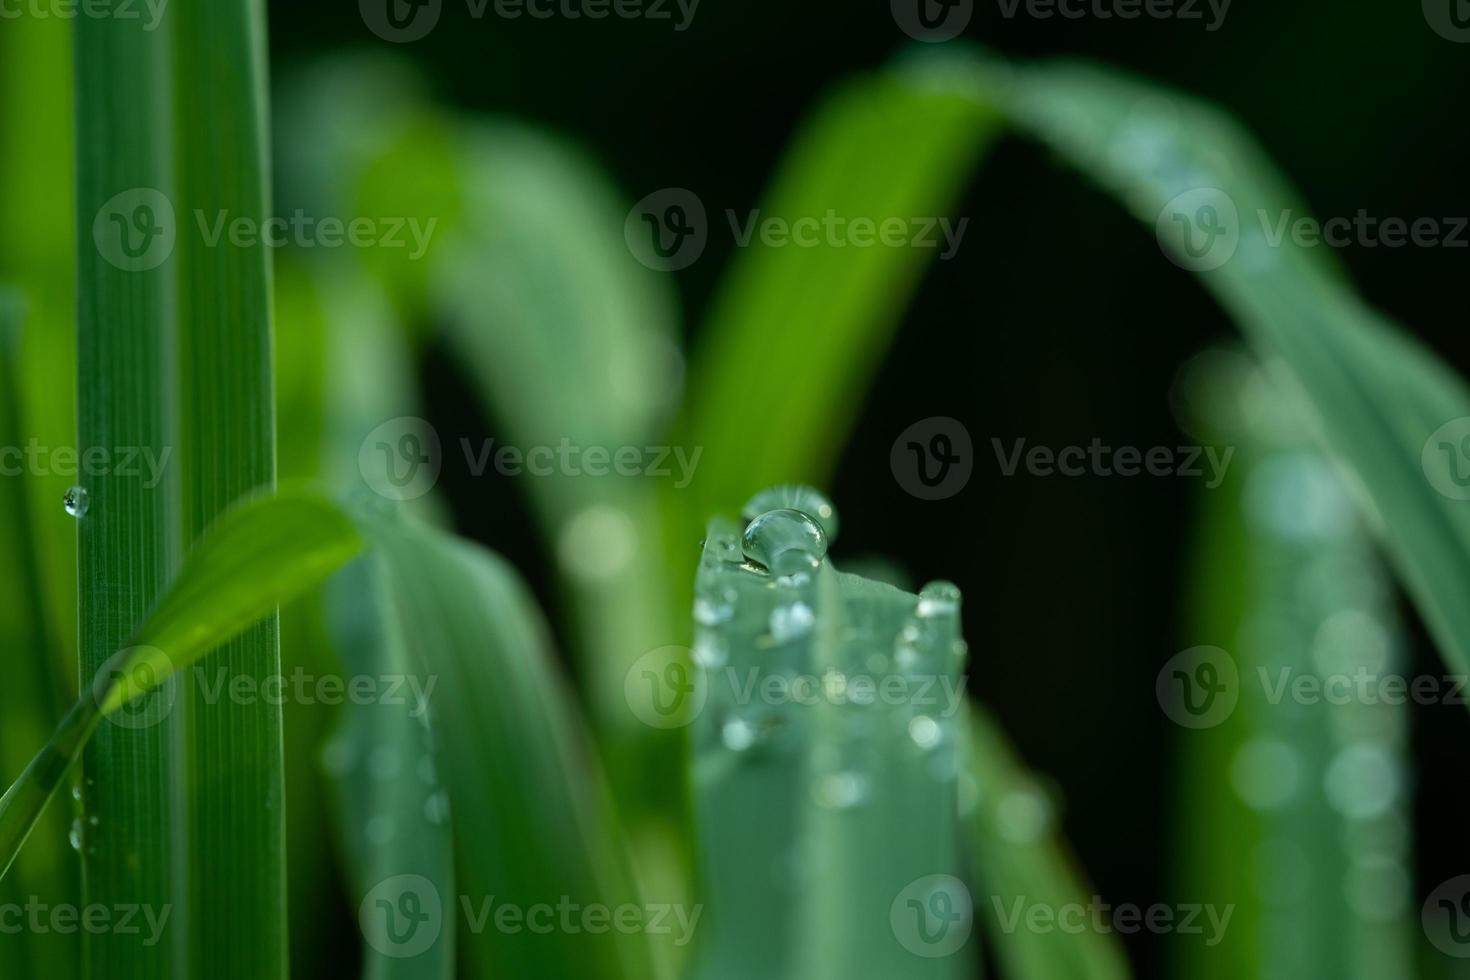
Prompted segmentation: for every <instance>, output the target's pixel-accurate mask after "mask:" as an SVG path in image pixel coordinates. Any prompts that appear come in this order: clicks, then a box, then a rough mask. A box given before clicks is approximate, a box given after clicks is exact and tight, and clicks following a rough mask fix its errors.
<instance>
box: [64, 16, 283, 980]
mask: <svg viewBox="0 0 1470 980" xmlns="http://www.w3.org/2000/svg"><path fill="white" fill-rule="evenodd" d="M77 33H78V57H77V89H78V134H79V140H78V143H79V146H81V147H83V148H84V152H83V153H82V155H81V158H80V161H79V171H78V186H79V198H78V203H79V207H78V213H79V221H78V227H79V232H80V237H81V241H82V248H81V253H80V254H81V257H82V265H81V276H80V285H81V295H82V307H81V317H80V332H81V341H80V343H81V355H80V380H79V394H80V415H81V432H82V441H83V444H84V445H88V446H113V447H118V446H135V447H144V448H146V449H148V450H150V451H153V452H156V453H161V452H163V451H164V450H167V451H168V452H169V453H170V454H171V459H170V461H169V463H168V464H167V469H168V472H167V473H166V474H164V475H163V477H162V480H163V482H161V483H157V484H155V485H152V486H140V485H137V481H133V483H132V484H129V482H128V479H127V478H126V477H119V476H117V475H115V474H110V475H107V476H102V477H97V478H94V479H93V481H92V482H94V483H95V484H96V486H89V487H88V489H89V491H90V492H91V502H92V516H90V517H89V518H88V520H86V521H84V522H83V524H82V534H81V549H82V565H81V567H82V583H83V584H82V588H83V602H82V611H83V616H82V620H83V623H84V628H85V629H86V630H87V634H86V636H85V637H84V641H83V654H82V661H83V670H84V674H86V675H88V676H89V675H90V672H91V671H92V670H95V669H96V668H97V667H98V666H99V660H100V659H102V658H105V657H106V656H108V655H110V651H111V650H112V649H113V648H114V647H115V645H116V643H117V642H119V640H120V639H121V638H122V636H123V635H125V634H126V633H127V632H128V631H130V630H131V629H132V627H133V626H134V625H135V624H136V622H137V619H138V617H139V614H140V613H141V611H142V610H143V609H144V608H146V607H147V606H148V605H149V604H150V602H151V599H152V598H153V596H155V595H156V594H157V592H158V590H159V588H160V586H161V584H162V582H163V581H165V580H166V579H167V577H168V575H169V573H170V572H171V571H172V570H173V566H174V564H175V562H176V559H177V556H178V555H179V554H180V552H181V551H182V549H183V548H185V547H186V546H187V545H188V543H189V542H190V541H191V540H192V539H193V538H194V536H195V535H197V534H198V533H199V532H200V531H201V530H203V528H204V527H206V526H207V525H209V524H210V523H211V522H212V520H213V518H214V517H215V516H216V515H218V514H219V513H220V512H221V511H222V510H223V509H224V508H225V507H226V506H227V505H228V504H229V503H231V502H232V501H234V500H235V499H237V498H238V497H240V496H242V495H243V494H245V493H248V492H250V491H252V490H255V489H257V488H264V487H269V486H270V485H271V483H272V482H273V480H274V477H275V473H274V409H273V404H272V383H271V363H270V362H271V354H270V351H271V344H270V316H269V306H270V300H269V272H268V269H269V256H268V255H267V252H266V249H265V246H264V245H263V244H261V243H259V242H257V243H256V244H253V245H249V246H244V245H237V244H235V243H234V242H233V241H232V240H231V238H230V236H228V235H226V236H224V237H223V238H221V239H219V240H211V238H210V234H209V232H208V230H207V229H208V226H211V225H213V224H215V223H217V222H219V221H220V220H223V221H225V222H227V223H233V222H236V221H242V220H243V221H245V222H253V223H255V225H256V226H257V227H260V225H261V224H262V223H263V221H264V219H265V216H266V208H267V200H266V172H265V156H266V148H265V146H266V144H265V135H264V104H265V95H264V88H265V81H264V79H265V74H264V40H265V38H264V33H265V32H264V24H263V16H262V6H261V4H260V3H258V2H257V0H228V2H219V3H204V2H188V3H181V4H176V5H174V6H172V7H171V8H170V9H169V10H168V11H167V12H166V15H165V16H163V17H162V18H160V19H159V20H158V22H157V23H150V22H148V21H144V20H133V19H126V18H116V17H106V18H103V17H87V18H81V19H80V20H79V22H78V25H77ZM119 78H125V79H126V80H125V81H124V82H122V83H119V82H118V79H119ZM119 583H128V586H127V587H125V588H120V586H119ZM217 666H218V668H219V669H220V670H221V671H224V672H225V673H226V674H227V675H228V676H230V677H239V678H243V679H244V680H245V681H247V682H252V683H255V684H260V683H262V682H264V681H265V680H266V679H267V678H269V677H271V676H273V675H274V674H276V673H278V672H279V669H280V659H279V650H278V645H277V637H276V632H275V624H274V621H271V622H266V623H262V624H259V625H257V626H256V627H254V628H253V629H252V630H251V631H250V632H249V633H248V634H247V635H246V636H243V637H241V638H239V639H237V640H235V641H233V643H232V645H231V648H230V649H228V650H226V651H223V655H222V656H221V657H220V658H219V661H218V664H217ZM89 759H90V761H89V763H88V765H87V780H88V781H87V783H86V785H87V790H88V793H87V795H86V797H85V803H86V807H87V811H88V814H89V821H88V823H89V826H90V825H92V824H93V821H91V820H90V817H95V818H96V820H95V828H96V834H95V839H92V840H89V841H88V843H87V846H86V848H85V850H84V853H85V855H86V858H85V862H86V865H87V868H86V875H85V880H86V882H87V886H88V890H89V891H88V897H89V899H93V898H95V899H96V900H97V901H98V902H99V903H101V904H108V903H116V902H119V901H126V900H128V895H129V893H130V892H131V893H138V894H134V895H133V896H132V900H133V901H135V902H136V901H138V898H139V894H140V895H141V896H143V904H150V905H155V906H156V905H162V904H169V905H174V906H177V907H178V908H179V909H180V910H181V913H180V917H179V919H178V920H176V921H175V924H174V927H173V929H172V931H171V936H170V941H169V942H167V943H161V944H159V945H158V946H157V947H154V948H152V949H149V950H147V951H139V950H138V949H137V948H136V944H135V943H130V942H128V941H127V940H125V939H119V938H118V937H116V936H112V935H108V936H102V937H97V938H90V937H89V940H88V945H89V949H90V950H91V954H90V962H91V963H92V964H94V965H95V967H96V968H98V969H101V968H102V967H101V964H104V963H105V964H108V966H107V968H108V969H109V970H118V971H120V972H121V973H122V974H124V975H133V974H135V973H141V974H148V975H152V976H168V975H172V974H175V973H179V972H182V973H187V974H190V975H195V974H202V973H209V974H211V975H223V976H249V977H263V976H279V975H283V974H284V972H285V969H286V914H285V868H284V861H285V841H284V801H283V799H282V797H283V789H282V767H283V764H282V759H281V719H280V709H279V707H277V706H275V705H271V704H268V703H266V702H265V701H264V700H257V701H255V702H254V703H252V704H249V705H243V704H235V703H233V702H231V703H220V704H217V705H208V704H205V703H204V702H203V701H202V700H201V699H200V698H199V697H198V692H197V691H196V689H195V688H194V687H193V686H190V687H189V690H188V692H187V694H186V698H185V703H184V704H183V705H182V706H181V709H180V711H179V712H178V714H177V715H176V716H174V717H172V718H170V719H169V720H168V722H167V723H166V724H165V725H163V726H159V727H156V728H148V729H145V730H139V731H130V732H128V733H126V734H118V733H115V732H111V731H109V732H107V733H105V734H104V735H102V736H101V737H99V739H98V741H97V743H96V745H95V747H94V749H93V750H92V751H91V752H90V753H89ZM135 826H143V827H145V828H147V829H146V831H145V834H144V835H143V836H141V837H140V838H136V839H128V838H126V837H125V836H124V835H125V834H127V833H131V832H132V828H133V827H135ZM149 835H156V836H149ZM140 867H141V868H142V869H144V870H143V871H142V873H141V874H139V873H138V872H137V870H136V869H137V868H140ZM182 910H187V913H188V914H187V915H185V914H184V912H183V911H182ZM203 910H207V911H203Z"/></svg>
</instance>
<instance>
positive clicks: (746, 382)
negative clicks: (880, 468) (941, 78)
mask: <svg viewBox="0 0 1470 980" xmlns="http://www.w3.org/2000/svg"><path fill="white" fill-rule="evenodd" d="M995 129H996V119H995V113H994V112H993V111H990V110H988V109H986V108H985V107H983V106H981V105H979V104H977V102H976V101H975V100H974V99H973V98H972V97H969V96H967V95H966V94H964V93H962V92H960V91H958V90H956V89H952V88H951V89H946V88H944V87H941V86H935V85H931V84H929V82H928V81H927V80H926V79H925V78H924V77H923V75H922V73H919V72H908V73H905V72H882V73H879V74H876V75H873V76H868V77H864V78H861V79H859V80H857V81H855V82H853V83H851V84H848V85H846V86H844V87H842V88H841V89H839V90H838V91H837V92H836V93H835V94H834V95H833V96H831V97H829V98H828V99H827V101H826V102H825V103H824V104H823V105H822V106H821V107H820V108H819V109H818V110H817V112H816V114H815V115H814V117H813V118H811V119H809V120H808V121H807V122H806V124H805V127H804V128H803V130H802V131H801V132H800V134H799V135H798V136H797V138H796V142H795V145H794V147H793V148H792V150H791V151H790V154H789V156H788V158H787V159H786V160H785V161H784V162H783V163H782V165H781V168H780V170H779V172H778V174H777V176H776V178H775V181H774V184H773V186H772V188H771V190H770V192H769V195H768V200H767V201H766V202H765V204H764V205H763V206H762V208H761V215H762V217H763V218H782V219H785V220H787V221H792V222H794V221H797V220H800V219H808V220H810V219H821V218H823V217H824V216H826V215H828V214H829V213H832V214H835V215H836V216H838V217H840V218H843V219H846V220H852V219H855V218H866V219H870V220H873V221H876V222H879V223H881V222H883V221H885V220H895V219H896V220H901V221H904V222H908V221H911V220H915V219H926V218H932V219H938V218H941V217H943V218H946V219H947V218H948V216H949V214H950V211H951V209H952V208H953V207H954V205H955V203H956V201H957V199H958V197H959V195H960V192H961V190H962V188H963V186H964V183H965V181H967V180H968V179H969V177H970V171H971V169H972V167H973V166H974V164H975V162H976V161H977V160H978V159H979V157H980V155H981V154H982V152H983V150H984V148H985V146H986V145H987V143H988V142H989V139H990V137H991V135H992V133H993V132H994V130H995ZM935 251H936V250H934V249H928V248H918V247H885V246H877V247H871V248H855V247H837V246H833V245H830V244H821V245H818V246H817V247H813V248H796V247H771V246H767V245H764V244H762V243H761V241H760V240H759V238H757V239H756V240H754V241H753V242H752V243H751V245H750V246H749V247H748V248H746V249H744V250H743V251H742V252H741V254H740V255H739V256H738V257H737V258H736V260H735V262H734V264H733V266H732V268H731V269H730V271H729V272H728V274H727V275H726V277H725V279H724V281H723V283H722V287H721V290H720V292H719V294H718V296H717V297H716V301H715V305H714V309H713V311H712V312H711V313H710V315H709V318H708V322H707V324H706V325H705V328H704V331H703V334H702V336H703V342H702V345H701V347H700V349H699V351H698V354H697V357H696V358H695V360H694V362H693V364H692V365H691V371H690V386H689V389H690V402H689V407H688V410H687V418H686V420H685V423H684V425H683V426H682V430H681V431H682V434H681V436H680V441H681V442H683V443H684V444H686V445H690V446H701V447H703V449H704V461H703V463H702V465H701V467H700V470H699V476H698V479H697V480H696V481H695V484H694V486H695V487H696V489H697V492H696V493H695V494H694V495H693V496H692V497H691V498H690V499H689V500H688V504H689V506H690V508H691V509H690V510H689V512H688V514H687V517H686V520H685V521H684V525H683V528H682V530H683V532H684V534H685V536H690V535H693V534H697V533H699V530H700V529H701V528H702V525H703V521H704V519H705V516H706V515H708V514H711V513H720V512H724V513H732V512H734V510H735V508H737V507H739V506H740V505H741V504H742V503H743V502H744V501H745V500H746V499H747V498H748V497H749V496H750V495H751V494H753V493H755V492H756V491H757V490H759V489H761V488H762V487H765V486H769V485H772V484H777V483H784V482H804V483H814V484H817V485H823V484H825V482H826V481H827V478H828V476H829V474H830V471H831V468H832V466H833V465H835V463H836V454H837V451H838V449H839V448H840V447H841V446H842V444H843V442H844V437H845V435H846V433H847V430H848V429H849V427H850V426H851V425H852V424H853V422H854V420H855V415H856V412H857V408H858V405H859V404H860V397H859V396H860V395H861V394H862V392H863V391H864V390H865V389H866V387H867V385H868V383H869V382H870V381H871V379H872V377H873V374H874V372H875V371H876V369H877V366H878V363H879V361H880V359H881V356H882V352H883V350H884V349H885V346H886V343H887V340H888V338H889V337H890V335H891V334H892V332H893V330H894V328H895V327H896V326H897V324H898V323H899V321H900V320H901V318H902V314H903V309H904V307H905V305H906V304H907V302H908V300H909V298H910V296H911V295H912V293H913V292H914V290H915V289H917V287H918V284H919V279H920V276H921V275H922V272H923V269H924V267H925V263H926V262H928V261H930V260H931V259H932V258H933V257H934V254H935ZM675 547H678V545H675Z"/></svg>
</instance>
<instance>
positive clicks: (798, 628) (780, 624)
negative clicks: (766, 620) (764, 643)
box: [771, 602, 817, 643]
mask: <svg viewBox="0 0 1470 980" xmlns="http://www.w3.org/2000/svg"><path fill="white" fill-rule="evenodd" d="M816 624H817V614H816V613H814V612H812V607H811V606H808V605H807V604H806V603H804V602H793V603H792V604H791V605H789V606H777V607H776V608H775V609H772V610H771V637H772V638H773V639H774V640H775V641H776V642H777V643H786V642H788V641H790V640H794V639H796V638H797V637H799V636H805V635H806V634H808V633H810V632H811V631H812V627H813V626H815V625H816Z"/></svg>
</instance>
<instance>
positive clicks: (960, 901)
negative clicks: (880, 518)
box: [634, 492, 973, 980]
mask: <svg viewBox="0 0 1470 980" xmlns="http://www.w3.org/2000/svg"><path fill="white" fill-rule="evenodd" d="M808 493H809V492H808ZM808 499H810V500H815V499H816V498H815V497H810V496H809V497H808ZM829 513H830V510H829ZM790 514H791V511H777V512H776V514H775V515H771V514H767V515H765V516H764V517H758V518H757V521H762V522H765V521H768V520H769V519H780V520H784V521H786V522H787V526H790V524H789V521H790V518H789V517H788V516H783V515H790ZM802 520H805V518H803V519H802ZM765 526H766V527H767V528H770V527H775V528H776V532H775V533H776V534H777V535H778V536H779V531H780V524H779V522H778V523H777V524H767V525H765ZM752 527H754V525H752ZM744 537H745V541H746V542H747V543H750V542H755V544H754V546H750V547H744V548H743V549H742V537H741V534H740V531H739V529H737V528H736V526H735V525H733V524H731V523H729V522H727V521H724V520H716V521H715V522H713V523H712V524H711V526H710V529H709V532H708V534H707V535H706V538H705V551H704V557H703V559H702V561H701V566H700V572H699V581H698V590H697V591H698V598H697V599H696V605H695V609H696V622H698V623H699V629H698V632H697V635H696V639H695V648H694V659H695V667H697V669H694V670H693V671H692V673H691V668H690V666H689V665H687V664H684V663H683V662H682V661H680V660H678V659H675V658H674V657H673V656H672V655H671V657H670V659H669V660H668V661H667V662H657V661H650V662H649V663H648V665H647V666H648V668H649V669H648V670H646V671H644V672H643V674H642V675H641V676H640V677H638V678H635V679H634V680H636V682H637V686H638V688H639V689H640V691H642V690H643V689H645V688H646V690H647V693H648V700H647V703H646V705H645V706H644V708H643V711H644V713H645V714H646V715H647V716H648V717H649V718H651V719H653V718H656V715H655V714H654V712H658V711H660V709H661V706H662V708H663V709H665V710H668V709H681V710H683V711H684V712H685V713H686V715H688V716H692V721H693V725H694V729H693V736H694V742H695V759H694V778H693V784H694V794H695V803H696V813H697V816H698V818H699V819H698V822H697V827H698V831H699V843H700V847H699V853H700V875H701V883H702V897H703V899H704V900H705V901H706V902H707V904H708V913H707V915H706V930H707V931H706V933H705V935H704V937H703V942H702V945H701V950H700V957H699V970H698V972H697V975H698V976H699V977H701V978H702V980H735V978H741V977H746V976H766V977H808V978H811V977H832V978H837V977H873V978H885V977H894V976H905V977H935V978H937V977H958V976H963V975H966V974H967V973H968V972H969V970H970V969H971V968H972V966H973V963H972V959H971V951H972V947H971V946H970V945H969V944H968V938H969V935H970V922H971V919H970V907H969V896H968V892H967V891H966V890H965V889H964V886H963V885H962V883H961V882H960V880H959V878H958V874H959V869H960V863H961V862H960V860H959V856H958V845H959V826H958V817H957V813H958V799H957V786H958V776H959V766H960V761H959V760H960V757H961V753H962V743H963V732H962V731H958V730H957V728H958V726H959V725H960V724H961V720H962V714H961V711H962V708H963V688H962V686H961V683H960V680H959V678H960V666H961V661H962V658H963V644H962V643H960V641H959V633H958V629H959V625H958V596H957V592H955V590H954V589H953V587H952V586H944V585H939V584H937V585H936V586H934V587H931V588H930V589H926V590H925V592H924V593H923V598H921V597H919V596H914V595H910V594H908V593H905V592H901V591H899V590H898V589H895V588H893V587H891V586H888V585H883V584H880V583H875V582H869V581H866V580H863V579H860V578H858V577H856V576H852V575H843V574H840V573H838V572H837V571H836V570H835V569H834V568H833V567H832V565H831V563H830V562H825V561H824V562H823V563H822V564H821V565H820V566H815V565H811V566H809V567H808V566H805V565H802V564H800V563H796V564H793V566H792V567H791V568H786V569H782V567H781V563H782V561H783V560H784V559H783V558H777V557H776V554H775V551H776V549H775V548H774V547H773V548H770V549H767V550H768V551H769V552H770V554H769V555H768V557H767V558H766V559H765V560H766V561H767V562H768V565H767V567H766V568H764V569H763V568H761V567H760V566H758V565H755V564H752V561H743V559H752V560H762V559H761V547H762V546H761V545H760V544H759V542H760V541H762V540H772V538H771V537H770V536H769V535H768V534H767V533H766V532H764V531H761V532H757V531H755V530H748V531H747V532H746V533H745V536H744ZM819 552H825V544H821V545H818V546H817V547H816V548H814V549H812V550H811V551H810V552H809V554H810V555H811V556H812V557H820V555H819ZM791 557H792V555H791V554H790V553H788V554H787V555H786V556H785V558H791ZM773 572H774V573H775V574H773ZM683 678H692V680H683ZM671 717H674V718H677V716H671ZM931 900H932V901H934V902H935V903H936V904H934V905H931V904H930V902H931ZM941 903H942V904H943V905H944V911H945V913H946V914H945V917H944V920H943V921H940V920H938V919H934V918H931V916H930V912H931V910H934V909H937V908H939V905H940V904H941ZM916 909H917V912H918V913H919V915H921V916H922V917H923V918H922V919H920V918H915V917H914V916H915V912H916ZM951 916H953V918H951Z"/></svg>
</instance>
